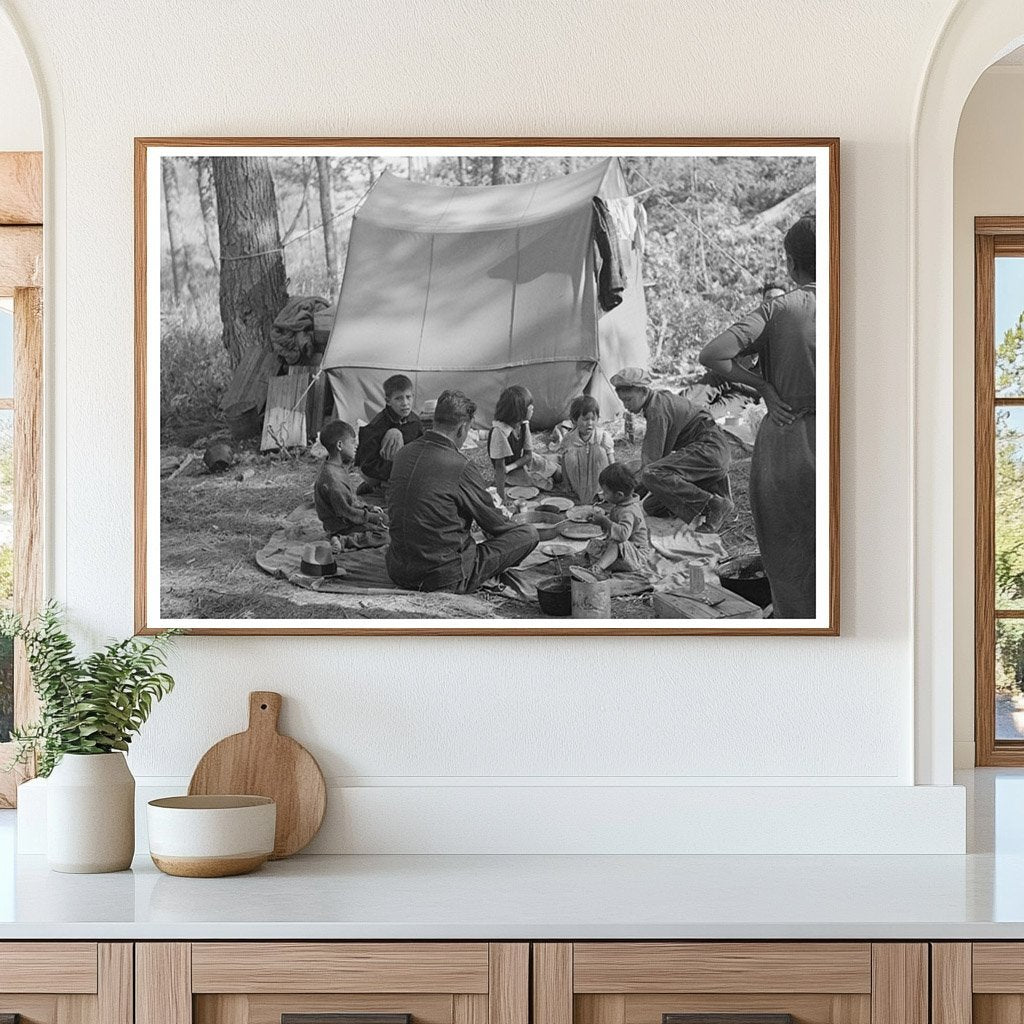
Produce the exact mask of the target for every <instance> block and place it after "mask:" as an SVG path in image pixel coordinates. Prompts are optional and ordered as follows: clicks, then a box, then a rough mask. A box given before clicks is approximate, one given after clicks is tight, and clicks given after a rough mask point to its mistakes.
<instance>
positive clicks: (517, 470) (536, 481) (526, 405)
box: [487, 384, 558, 501]
mask: <svg viewBox="0 0 1024 1024" xmlns="http://www.w3.org/2000/svg"><path fill="white" fill-rule="evenodd" d="M532 417H533V395H531V394H530V392H529V390H528V389H527V388H524V387H523V385H522V384H513V385H511V386H510V387H507V388H505V390H504V391H502V393H501V394H500V395H499V396H498V405H497V407H496V408H495V410H494V423H493V424H492V425H491V432H490V434H489V435H488V437H487V454H488V455H489V456H490V459H491V465H492V466H493V467H494V487H495V490H497V492H498V497H500V498H501V500H502V501H504V500H505V487H506V485H511V484H518V485H524V486H533V487H539V488H540V489H541V490H544V491H548V490H550V489H551V482H552V477H553V476H554V475H555V472H556V471H557V469H558V459H557V457H555V456H553V455H540V454H538V453H537V452H535V451H534V450H533V438H532V437H531V436H530V420H531V418H532Z"/></svg>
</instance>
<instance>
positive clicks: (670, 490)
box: [611, 366, 735, 533]
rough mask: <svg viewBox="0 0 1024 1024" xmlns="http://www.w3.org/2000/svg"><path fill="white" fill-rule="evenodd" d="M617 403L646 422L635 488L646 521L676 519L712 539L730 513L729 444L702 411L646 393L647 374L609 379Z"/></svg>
mask: <svg viewBox="0 0 1024 1024" xmlns="http://www.w3.org/2000/svg"><path fill="white" fill-rule="evenodd" d="M611 383H612V387H614V388H615V393H616V394H617V395H618V396H619V400H620V401H621V402H622V404H623V405H624V406H625V407H626V408H627V409H628V410H629V412H631V413H638V412H639V413H643V415H644V418H645V419H646V420H647V433H646V435H645V436H644V444H643V450H642V452H641V457H640V483H641V485H642V486H643V487H644V488H646V490H647V497H646V498H645V499H644V505H643V507H644V511H645V512H646V513H647V515H649V516H678V517H679V518H680V519H682V520H683V521H684V522H687V523H691V524H695V521H696V520H697V518H698V516H702V517H703V521H702V522H701V523H700V524H698V527H697V528H698V529H699V530H701V531H703V532H708V533H717V532H718V531H719V530H720V529H721V528H722V526H723V525H724V524H725V522H726V520H727V519H728V518H729V515H730V514H731V513H732V511H733V509H734V507H735V506H734V505H733V503H732V499H731V498H730V497H729V493H730V491H729V464H730V463H731V461H732V454H731V452H730V450H729V440H728V438H727V437H726V436H725V434H724V433H723V431H722V429H721V428H720V427H719V426H718V424H717V423H716V422H715V421H714V419H713V418H712V417H711V414H710V413H709V412H708V411H707V410H706V409H701V408H699V407H698V406H696V405H694V404H693V403H692V402H691V401H689V400H688V399H686V398H683V397H682V395H676V394H673V393H672V392H671V391H668V390H663V389H661V388H658V389H657V390H655V389H654V388H653V387H652V380H651V374H650V371H648V370H645V369H643V368H641V367H639V366H627V367H626V368H625V369H622V370H620V371H619V372H618V373H617V374H615V376H614V377H612V379H611Z"/></svg>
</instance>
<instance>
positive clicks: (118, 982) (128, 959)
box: [96, 942, 135, 1024]
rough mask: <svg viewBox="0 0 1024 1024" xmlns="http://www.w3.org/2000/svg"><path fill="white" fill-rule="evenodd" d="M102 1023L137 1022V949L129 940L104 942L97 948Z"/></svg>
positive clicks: (98, 999)
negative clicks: (135, 977)
mask: <svg viewBox="0 0 1024 1024" xmlns="http://www.w3.org/2000/svg"><path fill="white" fill-rule="evenodd" d="M96 961H97V978H96V988H97V993H96V995H97V1000H96V1004H97V1005H96V1019H97V1020H98V1021H99V1024H134V1020H135V1008H134V1004H135V979H134V974H135V951H134V949H133V948H132V944H131V943H130V942H101V943H100V944H99V945H98V946H97V947H96Z"/></svg>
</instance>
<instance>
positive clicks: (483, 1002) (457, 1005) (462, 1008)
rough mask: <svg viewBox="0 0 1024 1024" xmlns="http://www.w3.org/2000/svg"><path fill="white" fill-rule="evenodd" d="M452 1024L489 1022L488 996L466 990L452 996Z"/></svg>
mask: <svg viewBox="0 0 1024 1024" xmlns="http://www.w3.org/2000/svg"><path fill="white" fill-rule="evenodd" d="M416 1024H418V1021H417V1022H416ZM452 1024H487V996H486V995H470V994H467V993H465V992H458V993H456V994H455V995H454V996H452Z"/></svg>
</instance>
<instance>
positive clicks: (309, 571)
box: [300, 541, 338, 576]
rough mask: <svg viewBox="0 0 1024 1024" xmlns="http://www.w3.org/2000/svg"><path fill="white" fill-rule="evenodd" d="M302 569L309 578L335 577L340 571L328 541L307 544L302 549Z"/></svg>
mask: <svg viewBox="0 0 1024 1024" xmlns="http://www.w3.org/2000/svg"><path fill="white" fill-rule="evenodd" d="M300 568H301V569H302V571H303V572H304V573H305V574H306V575H307V576H333V575H334V574H335V573H336V572H337V571H338V563H337V562H336V561H335V560H334V552H333V551H332V550H331V545H330V544H329V543H328V542H327V541H320V542H318V543H316V544H307V545H306V546H305V547H304V548H303V549H302V561H301V563H300Z"/></svg>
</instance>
